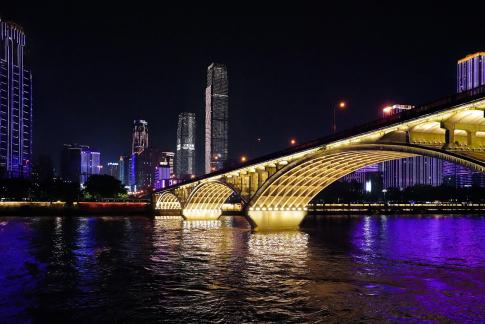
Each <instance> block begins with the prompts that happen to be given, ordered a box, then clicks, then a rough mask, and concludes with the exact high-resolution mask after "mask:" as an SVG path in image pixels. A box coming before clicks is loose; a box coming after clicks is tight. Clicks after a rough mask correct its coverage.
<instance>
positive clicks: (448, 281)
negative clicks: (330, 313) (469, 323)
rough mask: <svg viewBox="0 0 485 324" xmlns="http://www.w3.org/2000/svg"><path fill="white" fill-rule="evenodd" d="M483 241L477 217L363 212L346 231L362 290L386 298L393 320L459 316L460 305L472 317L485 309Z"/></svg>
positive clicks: (484, 232) (484, 228) (482, 224)
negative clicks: (395, 308)
mask: <svg viewBox="0 0 485 324" xmlns="http://www.w3.org/2000/svg"><path fill="white" fill-rule="evenodd" d="M483 242H485V222H484V218H483V217H463V216H461V217H453V216H449V217H442V216H425V217H414V216H413V217H402V216H400V217H392V216H391V217H389V216H387V217H386V216H375V217H371V216H367V217H364V218H361V219H359V220H358V221H357V222H356V223H355V225H354V228H353V230H352V243H353V246H354V251H353V253H352V256H353V257H354V259H355V260H356V271H357V274H358V280H359V281H362V282H363V283H365V284H364V286H365V288H366V290H365V292H366V294H368V295H369V296H381V297H384V298H386V296H387V297H389V298H392V299H393V300H394V302H395V303H396V304H398V309H399V311H398V312H397V314H396V315H397V316H396V319H399V320H402V319H403V318H405V317H406V315H405V314H408V313H413V314H414V316H416V315H418V316H419V314H428V315H426V316H424V315H423V317H422V318H421V319H423V320H425V319H432V320H450V319H452V320H460V319H463V312H464V311H465V310H466V311H465V312H466V313H467V315H466V316H467V318H469V319H473V318H475V319H477V318H480V317H481V316H483V311H485V309H484V307H483V305H485V298H484V294H483V292H484V291H485V281H484V278H485V270H484V269H485V244H483ZM369 282H372V284H368V283H369ZM396 294H397V295H396ZM399 295H401V296H405V298H403V300H401V301H400V300H399ZM400 312H402V314H400ZM429 314H432V318H428V317H427V316H430V315H429Z"/></svg>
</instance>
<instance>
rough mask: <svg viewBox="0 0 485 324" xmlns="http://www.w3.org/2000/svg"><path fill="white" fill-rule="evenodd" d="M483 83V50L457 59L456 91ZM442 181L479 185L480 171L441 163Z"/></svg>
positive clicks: (484, 60) (484, 56)
mask: <svg viewBox="0 0 485 324" xmlns="http://www.w3.org/2000/svg"><path fill="white" fill-rule="evenodd" d="M481 85H485V52H477V53H475V54H470V55H467V56H466V57H464V58H462V59H460V60H458V63H457V66H456V91H457V92H458V93H460V92H463V91H467V90H471V89H474V88H476V87H479V86H481ZM443 177H444V178H443V181H444V183H445V184H446V185H449V186H452V187H457V188H462V187H471V186H472V185H476V186H481V185H482V181H481V180H480V181H474V179H482V178H483V177H484V176H483V175H482V174H481V173H477V172H474V171H473V170H471V169H469V168H465V167H463V166H461V165H456V164H453V163H451V162H444V163H443Z"/></svg>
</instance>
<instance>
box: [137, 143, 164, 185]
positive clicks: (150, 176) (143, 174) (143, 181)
mask: <svg viewBox="0 0 485 324" xmlns="http://www.w3.org/2000/svg"><path fill="white" fill-rule="evenodd" d="M160 162H162V151H161V150H159V149H157V148H154V147H147V148H145V149H144V150H143V152H141V153H140V154H138V155H136V158H135V184H136V188H137V189H138V190H149V189H151V188H153V186H154V184H155V169H156V168H157V166H159V165H160Z"/></svg>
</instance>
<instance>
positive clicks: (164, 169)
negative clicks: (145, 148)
mask: <svg viewBox="0 0 485 324" xmlns="http://www.w3.org/2000/svg"><path fill="white" fill-rule="evenodd" d="M170 169H171V168H170V164H169V163H168V161H167V160H165V161H162V162H160V164H159V165H158V166H157V167H156V168H155V185H154V188H155V189H156V190H159V189H163V188H166V187H168V186H171V185H174V184H176V183H177V182H178V179H175V178H173V173H171V171H170Z"/></svg>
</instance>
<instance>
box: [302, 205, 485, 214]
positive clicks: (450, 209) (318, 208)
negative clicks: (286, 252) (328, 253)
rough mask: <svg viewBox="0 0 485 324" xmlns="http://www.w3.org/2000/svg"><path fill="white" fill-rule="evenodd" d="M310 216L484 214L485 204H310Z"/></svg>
mask: <svg viewBox="0 0 485 324" xmlns="http://www.w3.org/2000/svg"><path fill="white" fill-rule="evenodd" d="M307 208H308V213H309V214H336V213H337V214H362V213H367V214H396V213H400V214H434V213H484V212H485V203H415V204H409V203H408V204H404V203H361V204H356V203H350V204H309V205H308V207H307Z"/></svg>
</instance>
